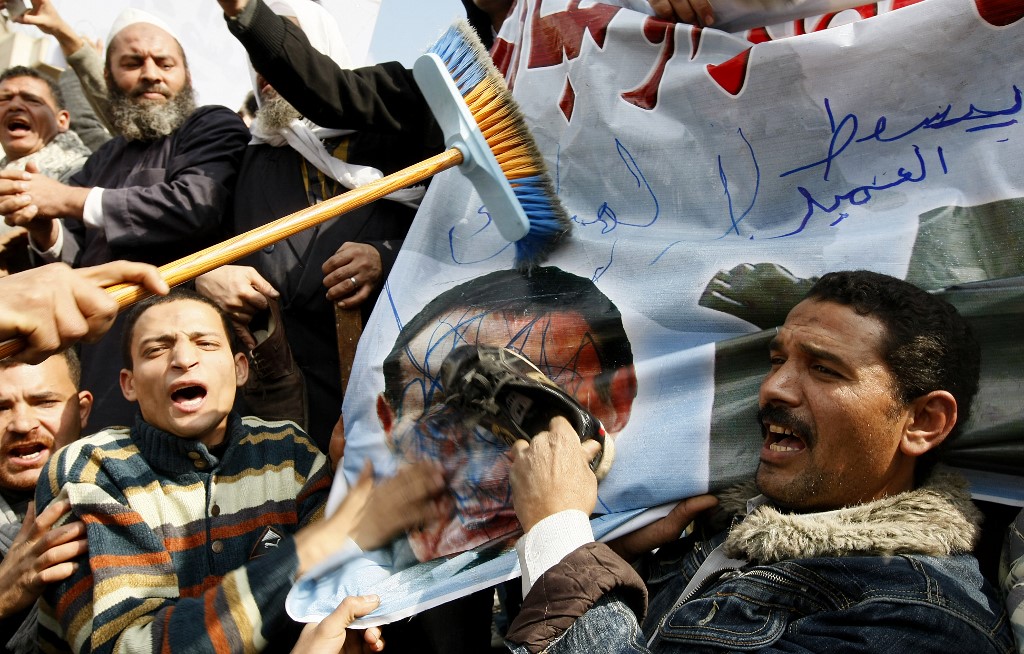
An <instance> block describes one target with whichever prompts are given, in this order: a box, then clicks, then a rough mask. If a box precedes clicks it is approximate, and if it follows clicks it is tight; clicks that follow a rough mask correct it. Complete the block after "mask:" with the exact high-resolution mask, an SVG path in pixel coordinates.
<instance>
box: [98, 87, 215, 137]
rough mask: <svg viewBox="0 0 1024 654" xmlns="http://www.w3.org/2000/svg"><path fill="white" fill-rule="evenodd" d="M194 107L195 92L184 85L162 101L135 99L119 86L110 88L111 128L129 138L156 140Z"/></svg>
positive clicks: (184, 119) (175, 125)
mask: <svg viewBox="0 0 1024 654" xmlns="http://www.w3.org/2000/svg"><path fill="white" fill-rule="evenodd" d="M195 110H196V98H195V92H194V91H193V90H192V85H191V84H186V85H185V87H184V88H182V89H181V91H179V92H178V93H177V94H176V95H175V96H174V97H173V98H171V99H170V100H169V101H168V102H166V103H163V104H157V103H154V102H151V101H148V100H142V101H137V100H134V99H132V98H130V97H129V96H128V95H127V94H126V93H124V92H123V91H122V90H121V89H118V88H110V120H111V122H112V123H113V126H114V130H116V131H117V133H118V134H120V135H121V136H123V137H124V138H125V139H127V140H129V141H155V140H157V139H159V138H162V137H164V136H168V135H169V134H171V133H172V132H173V131H174V130H176V129H178V128H179V127H181V126H182V125H183V124H184V123H185V121H186V120H188V117H189V116H191V115H192V112H193V111H195Z"/></svg>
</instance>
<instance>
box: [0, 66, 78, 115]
mask: <svg viewBox="0 0 1024 654" xmlns="http://www.w3.org/2000/svg"><path fill="white" fill-rule="evenodd" d="M15 77H31V78H33V79H38V80H42V81H43V82H45V83H46V86H48V87H49V89H50V95H52V96H53V103H54V104H55V105H57V111H61V110H63V109H66V108H67V107H66V105H65V103H64V94H63V93H61V90H60V87H59V86H57V82H55V81H54V80H53V78H51V77H50V76H49V75H44V74H43V73H40V72H39V71H38V70H36V69H35V68H29V67H28V66H11V67H10V68H8V69H7V70H5V71H4V72H2V73H0V84H3V83H4V82H6V81H7V80H9V79H14V78H15Z"/></svg>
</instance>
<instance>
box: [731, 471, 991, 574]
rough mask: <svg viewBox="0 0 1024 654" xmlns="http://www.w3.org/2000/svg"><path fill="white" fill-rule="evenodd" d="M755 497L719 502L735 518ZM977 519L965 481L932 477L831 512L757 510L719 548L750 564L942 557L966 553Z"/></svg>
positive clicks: (742, 489) (750, 491) (740, 494)
mask: <svg viewBox="0 0 1024 654" xmlns="http://www.w3.org/2000/svg"><path fill="white" fill-rule="evenodd" d="M757 494H758V493H757V489H756V487H755V486H754V484H753V482H748V483H745V484H741V485H740V486H736V487H733V488H731V489H729V490H727V491H726V492H725V493H723V494H722V495H721V496H720V498H719V499H720V501H721V506H722V509H723V510H724V511H725V512H727V513H730V514H734V515H740V516H742V515H743V514H744V513H745V512H746V501H747V499H749V498H751V497H754V496H756V495H757ZM980 521H981V513H980V512H979V511H978V509H977V508H976V507H975V506H974V504H973V503H972V502H971V496H970V492H969V491H968V489H967V483H966V481H965V480H964V479H963V478H962V477H960V476H959V475H956V474H951V473H938V472H937V473H935V474H933V475H932V476H931V478H930V479H929V480H928V483H926V484H925V485H924V486H922V487H921V488H918V489H915V490H912V491H908V492H905V493H899V494H897V495H891V496H889V497H884V498H882V499H880V500H875V501H873V502H869V503H867V504H859V505H856V506H849V507H845V508H842V509H838V510H835V511H825V512H821V513H805V514H799V513H783V512H782V511H780V510H779V509H777V508H775V507H773V506H771V505H769V504H766V505H763V506H760V507H758V508H757V509H755V510H754V511H753V512H751V513H750V515H748V516H747V517H746V518H744V519H743V521H742V522H738V523H737V524H735V525H734V526H733V527H732V528H731V529H730V530H729V535H728V536H727V537H726V539H725V543H724V544H723V545H724V547H723V549H724V550H725V553H726V554H728V555H729V556H730V557H733V558H745V559H747V560H749V561H752V562H757V563H775V562H778V561H784V560H786V559H804V558H814V557H823V556H865V555H867V556H872V555H883V556H884V555H894V554H922V555H928V556H949V555H952V554H963V553H965V552H970V551H971V549H972V547H973V545H974V542H975V540H976V539H977V535H978V531H979V527H978V525H979V523H980Z"/></svg>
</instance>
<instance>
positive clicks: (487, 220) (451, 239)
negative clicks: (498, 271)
mask: <svg viewBox="0 0 1024 654" xmlns="http://www.w3.org/2000/svg"><path fill="white" fill-rule="evenodd" d="M476 215H478V216H483V217H484V221H483V222H482V223H481V224H480V226H479V227H478V228H477V229H475V230H473V231H472V233H471V234H470V238H472V237H473V236H476V235H477V234H479V233H480V232H482V231H484V230H485V229H487V228H488V227H490V226H491V223H492V222H493V220H492V219H491V214H490V213H489V212H488V211H487V209H486V207H484V206H482V205H481V206H480V207H479V208H478V209H477V210H476ZM458 227H459V225H455V226H453V227H452V228H451V229H449V230H448V252H449V254H450V255H451V258H452V263H455V264H460V265H462V264H473V263H480V262H482V261H490V260H491V259H494V258H495V257H497V256H498V255H500V254H501V253H502V252H504V251H505V250H507V249H508V248H510V247H512V246H513V245H514V244H513V243H508V242H506V243H505V244H504V245H502V246H501V247H500V248H498V249H497V250H496V251H494V252H492V253H491V254H489V255H487V256H485V257H481V258H478V259H462V258H461V257H459V255H458V254H456V253H455V230H456V229H457V228H458Z"/></svg>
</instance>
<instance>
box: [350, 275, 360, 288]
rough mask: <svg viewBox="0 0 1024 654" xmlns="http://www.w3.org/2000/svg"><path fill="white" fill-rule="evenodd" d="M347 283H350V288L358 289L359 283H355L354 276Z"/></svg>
mask: <svg viewBox="0 0 1024 654" xmlns="http://www.w3.org/2000/svg"><path fill="white" fill-rule="evenodd" d="M348 281H350V282H352V288H359V282H357V281H356V278H355V276H352V277H349V278H348Z"/></svg>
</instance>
